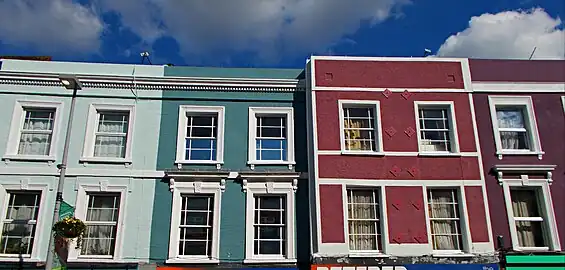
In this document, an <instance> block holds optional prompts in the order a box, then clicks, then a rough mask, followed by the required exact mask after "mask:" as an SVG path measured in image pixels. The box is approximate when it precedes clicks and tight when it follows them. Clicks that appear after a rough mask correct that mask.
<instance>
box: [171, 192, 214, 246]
mask: <svg viewBox="0 0 565 270" xmlns="http://www.w3.org/2000/svg"><path fill="white" fill-rule="evenodd" d="M213 221H214V196H213V195H207V194H204V195H192V194H183V195H181V212H180V226H179V256H191V255H193V256H194V255H200V256H211V254H212V253H211V251H212V239H213V237H212V234H213V228H214V224H213Z"/></svg>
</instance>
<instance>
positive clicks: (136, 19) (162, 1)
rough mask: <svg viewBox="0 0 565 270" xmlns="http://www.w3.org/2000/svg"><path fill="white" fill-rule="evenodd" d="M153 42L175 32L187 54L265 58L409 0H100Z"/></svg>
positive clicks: (331, 37)
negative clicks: (241, 55)
mask: <svg viewBox="0 0 565 270" xmlns="http://www.w3.org/2000/svg"><path fill="white" fill-rule="evenodd" d="M98 3H99V6H100V7H101V8H102V10H105V11H112V12H116V13H118V14H120V15H121V18H122V24H123V25H124V26H125V27H127V28H129V29H130V30H131V31H132V32H134V33H135V34H137V35H138V36H140V37H141V38H142V39H144V40H145V41H146V42H147V43H149V44H150V43H151V42H153V41H154V40H156V39H157V38H158V37H160V36H165V35H166V36H171V37H172V38H174V39H175V40H176V41H177V42H178V43H179V47H180V49H181V54H183V55H184V56H186V57H190V56H194V55H199V54H212V53H220V54H221V53H225V54H229V53H230V52H248V53H252V54H257V55H259V56H260V57H262V58H273V57H274V58H278V57H281V56H282V55H287V54H288V53H296V52H312V51H319V50H324V49H326V47H327V46H328V44H332V43H335V42H337V41H339V40H340V39H341V38H344V37H346V36H347V35H348V34H353V33H355V32H356V31H357V30H358V29H359V27H360V25H361V24H362V23H365V22H366V23H370V24H374V23H378V22H381V21H383V20H385V19H387V18H389V16H391V15H393V13H395V11H397V10H398V9H399V7H401V6H402V5H404V4H408V3H410V1H409V0H348V1H344V0H238V1H225V0H191V1H184V0H144V1H139V0H136V1H133V0H132V1H126V0H120V1H116V0H98Z"/></svg>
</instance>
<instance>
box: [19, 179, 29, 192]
mask: <svg viewBox="0 0 565 270" xmlns="http://www.w3.org/2000/svg"><path fill="white" fill-rule="evenodd" d="M20 188H21V189H22V190H27V189H28V188H29V180H28V179H22V180H20Z"/></svg>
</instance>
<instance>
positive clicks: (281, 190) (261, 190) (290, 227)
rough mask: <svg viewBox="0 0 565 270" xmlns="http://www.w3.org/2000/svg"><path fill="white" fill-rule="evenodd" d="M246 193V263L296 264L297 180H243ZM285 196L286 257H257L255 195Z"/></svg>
mask: <svg viewBox="0 0 565 270" xmlns="http://www.w3.org/2000/svg"><path fill="white" fill-rule="evenodd" d="M243 181H244V182H243V186H244V189H243V190H244V192H246V193H247V194H246V211H245V259H244V260H243V262H244V263H296V239H295V237H296V235H295V227H296V224H295V215H296V209H295V201H294V200H295V194H294V193H295V190H296V183H297V182H296V180H292V181H291V180H288V181H273V182H265V181H261V182H252V183H247V181H248V180H246V179H244V180H243ZM269 194H274V195H285V196H286V223H287V226H286V228H287V234H286V237H287V245H286V248H287V250H286V254H287V255H286V256H277V255H255V254H253V253H254V252H253V245H254V226H253V221H254V217H255V195H269Z"/></svg>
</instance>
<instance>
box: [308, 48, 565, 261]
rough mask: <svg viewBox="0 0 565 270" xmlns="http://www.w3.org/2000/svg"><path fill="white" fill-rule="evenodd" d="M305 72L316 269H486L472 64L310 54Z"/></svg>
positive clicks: (487, 221) (487, 228)
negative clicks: (450, 265) (435, 266)
mask: <svg viewBox="0 0 565 270" xmlns="http://www.w3.org/2000/svg"><path fill="white" fill-rule="evenodd" d="M306 73H307V76H308V91H309V93H308V94H307V97H308V100H307V104H309V105H307V106H308V108H307V111H308V114H309V116H308V118H309V120H310V122H309V123H308V126H309V130H308V134H309V138H308V139H309V153H310V158H309V172H310V174H311V175H310V179H312V181H313V182H312V185H311V190H310V198H311V228H312V253H313V257H314V259H313V263H314V264H319V265H328V264H330V265H342V266H343V265H361V266H371V265H383V264H384V265H386V264H396V265H399V264H400V265H406V264H409V263H434V262H437V263H458V262H465V263H490V262H493V261H494V260H495V257H494V242H493V239H494V237H493V232H492V230H491V218H492V217H491V216H489V215H488V213H489V204H488V203H487V196H486V195H487V193H486V192H487V189H486V185H485V177H487V173H486V172H485V170H484V168H483V162H482V161H481V156H480V154H481V148H480V146H479V134H478V125H477V122H478V121H476V118H475V107H474V106H473V103H474V99H473V96H472V95H473V89H472V82H471V76H470V73H469V62H468V60H467V59H447V58H368V57H367V58H364V57H333V56H314V57H312V58H311V59H310V60H309V62H308V64H307V68H306ZM487 114H488V112H487ZM562 152H563V151H562Z"/></svg>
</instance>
